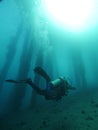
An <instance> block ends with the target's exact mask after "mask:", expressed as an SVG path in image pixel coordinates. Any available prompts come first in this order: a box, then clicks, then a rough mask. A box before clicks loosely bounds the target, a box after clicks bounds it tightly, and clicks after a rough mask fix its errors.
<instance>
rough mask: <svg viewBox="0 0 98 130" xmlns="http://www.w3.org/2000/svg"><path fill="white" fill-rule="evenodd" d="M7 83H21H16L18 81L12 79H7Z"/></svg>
mask: <svg viewBox="0 0 98 130" xmlns="http://www.w3.org/2000/svg"><path fill="white" fill-rule="evenodd" d="M5 81H6V82H11V83H19V82H18V81H16V80H12V79H7V80H5Z"/></svg>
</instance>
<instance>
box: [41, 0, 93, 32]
mask: <svg viewBox="0 0 98 130" xmlns="http://www.w3.org/2000/svg"><path fill="white" fill-rule="evenodd" d="M43 5H44V7H45V10H46V12H47V14H48V15H49V17H50V18H51V19H53V20H54V21H55V22H57V23H59V24H61V25H62V26H65V27H66V28H68V29H71V30H80V29H83V28H85V27H86V26H88V24H89V21H90V20H91V19H92V15H93V12H94V0H43Z"/></svg>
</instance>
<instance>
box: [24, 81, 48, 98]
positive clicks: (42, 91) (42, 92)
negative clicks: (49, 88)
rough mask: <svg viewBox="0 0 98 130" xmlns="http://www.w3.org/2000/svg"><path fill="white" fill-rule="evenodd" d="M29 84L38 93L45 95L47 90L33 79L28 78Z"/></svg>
mask: <svg viewBox="0 0 98 130" xmlns="http://www.w3.org/2000/svg"><path fill="white" fill-rule="evenodd" d="M27 84H29V85H30V86H31V87H32V88H33V89H34V90H35V91H36V92H37V93H38V94H40V95H43V96H45V94H46V91H45V90H42V89H40V88H39V87H38V86H37V85H36V84H35V83H33V82H32V80H31V79H28V80H27Z"/></svg>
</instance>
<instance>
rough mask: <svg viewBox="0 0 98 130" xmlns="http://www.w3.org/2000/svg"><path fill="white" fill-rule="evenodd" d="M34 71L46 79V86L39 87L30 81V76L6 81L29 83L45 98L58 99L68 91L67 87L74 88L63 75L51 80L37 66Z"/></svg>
mask: <svg viewBox="0 0 98 130" xmlns="http://www.w3.org/2000/svg"><path fill="white" fill-rule="evenodd" d="M34 72H36V73H37V74H39V75H41V76H42V77H43V78H44V79H45V80H46V88H45V89H41V88H40V87H38V86H37V85H36V84H35V83H34V82H32V80H31V78H28V79H26V80H19V81H16V80H12V79H8V80H6V81H7V82H11V83H16V84H20V83H26V84H28V85H30V86H31V87H32V88H33V89H34V90H35V91H36V92H37V93H38V94H39V95H43V96H44V97H45V99H46V100H56V101H58V100H60V99H61V98H62V97H63V96H66V95H67V93H68V89H75V88H74V87H72V86H71V85H69V83H68V82H67V81H66V80H65V78H64V77H60V78H58V79H56V80H53V81H52V80H51V78H50V77H49V76H48V74H47V73H46V72H45V71H44V70H43V69H42V68H41V67H39V66H37V67H36V68H35V69H34Z"/></svg>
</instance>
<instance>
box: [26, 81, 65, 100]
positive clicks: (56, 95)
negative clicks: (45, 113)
mask: <svg viewBox="0 0 98 130" xmlns="http://www.w3.org/2000/svg"><path fill="white" fill-rule="evenodd" d="M27 84H29V85H30V86H31V87H32V88H33V89H34V90H35V91H36V92H37V93H38V94H39V95H43V96H45V99H47V100H53V99H54V100H59V99H61V97H62V96H63V95H62V86H57V87H54V88H51V85H50V83H48V84H47V85H46V89H41V88H39V87H38V86H37V85H36V84H35V83H33V82H32V80H27ZM63 93H64V91H63Z"/></svg>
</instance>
